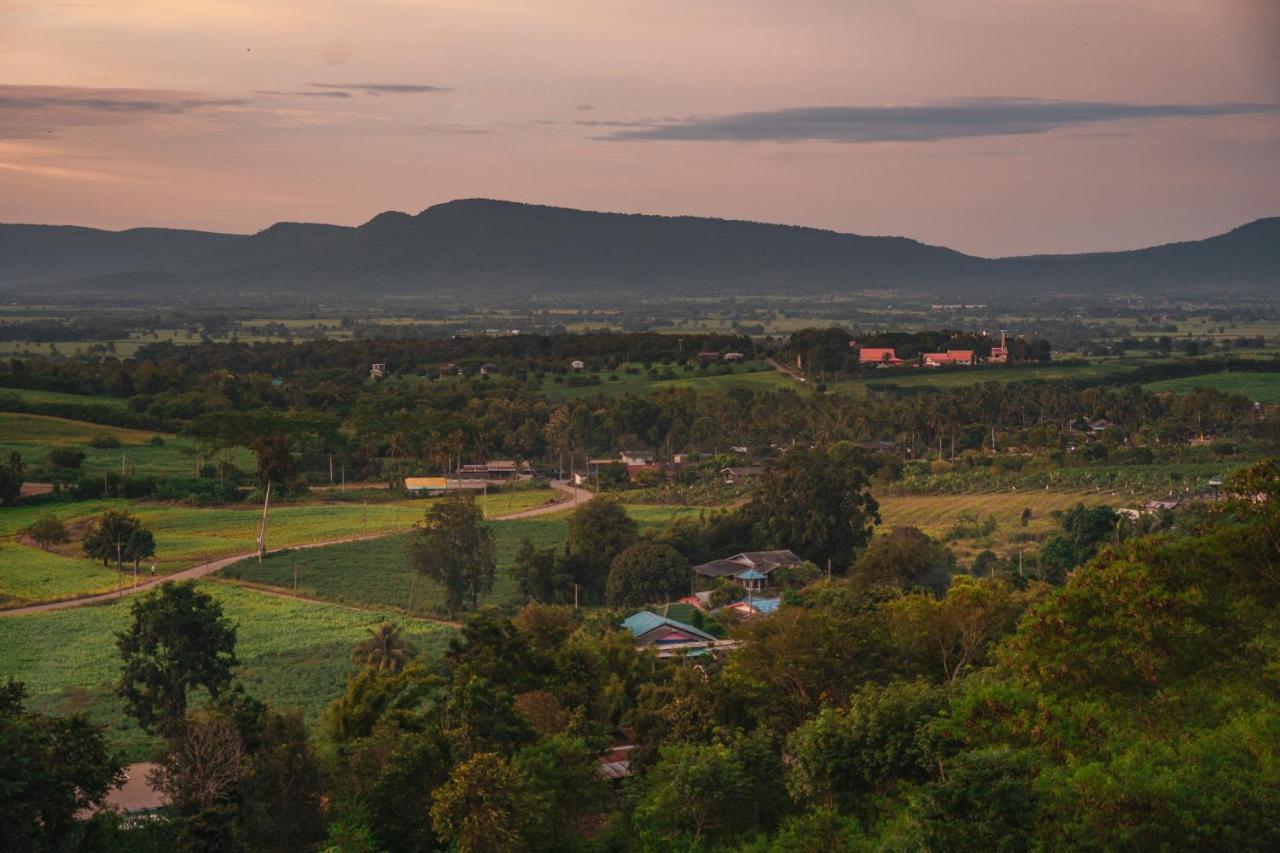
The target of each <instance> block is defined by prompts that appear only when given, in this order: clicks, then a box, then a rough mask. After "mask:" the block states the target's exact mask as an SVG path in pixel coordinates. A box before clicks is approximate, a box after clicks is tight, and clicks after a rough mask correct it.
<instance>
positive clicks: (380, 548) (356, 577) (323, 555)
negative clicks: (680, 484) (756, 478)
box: [219, 506, 702, 616]
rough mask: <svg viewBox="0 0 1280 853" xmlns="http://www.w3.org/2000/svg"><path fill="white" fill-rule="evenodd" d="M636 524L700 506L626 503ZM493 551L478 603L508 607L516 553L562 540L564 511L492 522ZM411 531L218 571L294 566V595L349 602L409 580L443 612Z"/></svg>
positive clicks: (390, 592)
mask: <svg viewBox="0 0 1280 853" xmlns="http://www.w3.org/2000/svg"><path fill="white" fill-rule="evenodd" d="M627 511H628V512H629V513H630V514H631V516H632V517H633V518H635V519H636V521H638V522H639V524H640V527H641V529H642V530H643V529H650V528H656V527H659V526H662V525H664V524H667V523H669V522H670V521H671V520H673V519H675V518H677V517H682V516H696V515H697V514H698V513H700V512H701V511H702V509H701V508H700V507H659V506H631V507H628V508H627ZM492 529H493V533H494V539H495V541H496V544H497V551H498V555H497V557H498V570H497V572H496V574H495V577H494V584H493V590H492V591H491V592H490V593H489V594H488V595H486V596H484V598H483V599H481V602H480V603H481V605H482V606H483V605H488V604H492V605H497V606H508V605H513V604H517V603H519V601H520V593H519V590H518V589H517V588H516V584H515V580H514V579H513V578H512V576H511V566H512V565H513V564H514V563H515V557H516V552H517V551H518V550H519V548H520V543H521V542H522V541H523V540H524V539H526V538H527V539H529V540H530V541H531V542H533V543H534V545H536V546H538V547H539V548H550V547H559V546H561V545H563V544H564V538H565V530H566V521H565V513H554V514H551V515H543V516H538V517H536V518H527V519H516V520H512V521H496V522H492ZM412 537H413V534H404V535H398V536H391V537H387V538H385V539H376V540H371V541H365V542H347V543H343V544H340V545H331V546H329V547H326V548H308V549H306V550H300V551H290V552H287V553H283V554H273V555H271V556H269V557H267V558H266V559H265V560H263V562H262V563H258V562H256V561H251V560H246V561H244V562H241V563H237V564H236V565H233V566H229V567H227V568H226V569H223V570H222V571H221V572H220V573H219V575H220V576H221V577H226V578H229V579H235V580H241V581H245V582H247V583H251V584H260V585H264V586H270V587H276V588H280V589H284V590H292V588H293V583H294V572H295V570H296V571H297V583H298V587H297V592H298V594H299V595H303V596H307V597H311V598H320V599H324V600H326V601H337V602H344V603H348V604H358V605H363V606H367V605H376V606H381V607H388V608H400V609H404V608H407V607H408V605H409V591H410V587H411V585H412V587H413V613H415V614H426V615H436V616H442V615H446V613H445V608H444V596H443V591H442V590H440V589H439V588H437V587H436V586H435V585H434V584H432V583H431V582H430V581H424V580H419V581H418V582H417V583H413V572H412V570H411V569H410V568H409V560H408V547H409V544H410V542H411V541H412Z"/></svg>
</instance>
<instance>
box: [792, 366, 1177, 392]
mask: <svg viewBox="0 0 1280 853" xmlns="http://www.w3.org/2000/svg"><path fill="white" fill-rule="evenodd" d="M1158 362H1159V359H1125V358H1112V359H1095V360H1093V361H1091V362H1090V363H1089V364H1087V365H1078V366H1068V365H1059V364H1053V363H1050V364H1046V365H1042V366H1036V367H1001V366H998V365H985V366H978V367H953V368H924V367H921V368H917V369H916V370H914V371H913V372H911V373H908V374H900V373H899V374H894V375H891V376H886V377H885V378H884V379H878V378H875V377H874V376H873V377H872V378H870V379H843V380H838V381H833V382H828V383H827V389H828V390H829V391H832V392H839V393H843V394H866V393H867V385H868V384H871V385H895V386H898V387H900V388H919V387H921V386H929V387H933V388H965V387H968V386H971V385H981V384H982V383H984V382H995V383H998V384H1000V385H1006V384H1008V383H1010V382H1030V381H1033V380H1046V381H1047V380H1057V379H1104V378H1106V377H1109V376H1115V375H1116V374H1120V373H1126V372H1128V371H1130V370H1134V369H1136V368H1137V367H1139V366H1141V365H1143V364H1153V363H1158ZM813 381H817V380H813Z"/></svg>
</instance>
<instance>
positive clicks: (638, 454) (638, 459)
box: [618, 450, 657, 465]
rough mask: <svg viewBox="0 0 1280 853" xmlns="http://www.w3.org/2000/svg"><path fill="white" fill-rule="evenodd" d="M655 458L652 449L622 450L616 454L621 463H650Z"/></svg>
mask: <svg viewBox="0 0 1280 853" xmlns="http://www.w3.org/2000/svg"><path fill="white" fill-rule="evenodd" d="M656 458H657V456H656V454H654V452H653V451H652V450H624V451H622V452H621V453H619V454H618V461H619V462H621V463H622V464H623V465H652V464H653V462H654V460H655V459H656Z"/></svg>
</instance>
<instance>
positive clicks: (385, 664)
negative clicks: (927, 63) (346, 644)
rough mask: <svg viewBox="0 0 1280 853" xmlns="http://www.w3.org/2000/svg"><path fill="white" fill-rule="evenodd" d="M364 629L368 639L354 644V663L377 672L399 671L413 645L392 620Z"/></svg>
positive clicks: (410, 653) (410, 652)
mask: <svg viewBox="0 0 1280 853" xmlns="http://www.w3.org/2000/svg"><path fill="white" fill-rule="evenodd" d="M365 631H366V632H367V633H368V634H369V639H367V640H364V641H363V642H361V643H359V644H358V645H357V646H356V648H355V652H354V654H355V661H356V663H358V664H361V665H363V666H366V667H369V668H370V669H375V670H377V671H379V672H399V671H400V670H401V669H403V668H404V665H405V664H406V663H408V661H409V659H410V658H412V657H413V646H412V645H410V644H409V642H408V641H407V640H406V639H405V638H404V636H403V635H402V634H401V629H400V626H399V625H396V624H395V623H394V622H383V623H382V624H381V625H379V626H378V627H377V628H366V629H365Z"/></svg>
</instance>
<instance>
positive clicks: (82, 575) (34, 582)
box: [0, 488, 555, 608]
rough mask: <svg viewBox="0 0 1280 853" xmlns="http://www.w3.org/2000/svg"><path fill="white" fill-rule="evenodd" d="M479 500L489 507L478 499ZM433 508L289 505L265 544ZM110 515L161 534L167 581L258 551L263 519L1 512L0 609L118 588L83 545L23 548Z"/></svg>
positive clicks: (493, 511)
mask: <svg viewBox="0 0 1280 853" xmlns="http://www.w3.org/2000/svg"><path fill="white" fill-rule="evenodd" d="M554 494H555V493H553V492H552V490H551V489H539V488H532V489H518V490H512V491H504V492H498V493H494V494H490V495H489V498H488V503H489V513H490V515H491V516H497V515H504V514H507V513H512V512H518V511H520V510H525V509H530V508H533V507H536V506H541V505H543V504H545V503H547V502H548V501H549V500H551V499H552V498H553V497H554ZM477 500H483V499H482V498H481V497H480V496H477ZM429 506H430V502H429V501H428V500H396V501H385V500H384V501H379V502H370V503H369V505H368V506H367V507H366V506H364V505H363V504H361V503H352V502H343V501H340V500H334V501H322V500H312V501H306V502H300V503H296V504H285V505H282V506H278V507H276V508H275V509H273V510H272V511H271V521H270V524H269V526H268V535H267V543H268V545H269V546H270V547H273V548H275V547H288V546H291V545H303V544H306V543H309V542H317V541H323V540H326V539H340V538H343V537H347V536H359V535H362V534H364V533H386V532H392V531H396V530H408V529H409V528H411V527H412V526H413V525H414V524H415V523H416V522H418V521H419V520H421V518H422V516H423V514H424V513H425V512H426V510H427V508H428V507H429ZM106 509H125V510H128V511H129V512H132V513H133V514H134V515H137V516H138V517H139V518H140V519H142V522H143V524H144V525H145V526H146V527H147V528H149V529H150V530H151V531H152V532H153V533H154V534H155V537H156V558H155V561H154V562H155V565H156V569H157V571H158V572H160V573H162V574H169V573H171V572H174V571H177V570H179V569H183V568H187V567H188V566H191V565H194V564H196V563H199V562H203V561H204V560H206V559H209V558H212V557H221V556H226V555H229V554H237V553H242V552H247V551H251V550H253V548H254V543H255V541H256V536H257V525H258V523H259V521H260V520H261V518H262V511H261V509H259V508H257V507H235V508H220V509H205V508H200V507H191V506H184V505H178V504H148V503H138V502H134V501H126V500H105V501H83V502H77V503H68V504H46V505H42V506H41V505H37V506H25V507H15V508H12V509H6V510H4V511H3V512H0V608H4V607H18V606H21V605H23V604H31V603H35V602H40V601H57V600H60V599H64V598H75V597H77V596H82V595H89V594H92V593H95V592H103V591H105V590H109V589H112V588H114V587H115V586H116V584H117V583H118V582H119V578H117V573H116V571H115V568H114V567H104V566H103V565H102V564H101V563H95V562H93V561H91V560H87V559H85V558H84V557H83V556H82V554H81V551H80V545H79V542H78V541H72V542H70V543H68V544H67V545H63V546H59V547H58V548H56V550H55V552H53V553H46V552H45V551H41V550H40V549H38V548H35V547H30V543H28V544H25V545H24V544H22V543H21V542H20V541H18V539H19V537H20V535H21V534H22V533H23V531H25V530H26V528H27V527H29V526H30V525H31V523H32V522H34V521H35V520H36V519H37V518H39V517H40V516H41V515H44V514H45V513H52V514H53V515H56V516H57V517H59V518H61V519H62V520H63V521H64V522H65V523H67V524H68V525H69V526H70V527H71V528H72V529H73V530H78V528H80V527H82V526H83V525H84V524H85V523H86V522H88V521H89V520H90V519H92V518H93V517H94V516H97V515H99V514H101V513H102V512H103V511H104V510H106ZM366 519H367V520H366ZM511 523H516V522H511ZM73 538H74V537H73ZM150 562H151V561H148V564H150ZM127 581H128V579H127V578H126V582H127Z"/></svg>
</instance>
